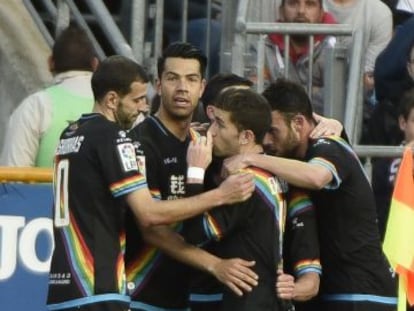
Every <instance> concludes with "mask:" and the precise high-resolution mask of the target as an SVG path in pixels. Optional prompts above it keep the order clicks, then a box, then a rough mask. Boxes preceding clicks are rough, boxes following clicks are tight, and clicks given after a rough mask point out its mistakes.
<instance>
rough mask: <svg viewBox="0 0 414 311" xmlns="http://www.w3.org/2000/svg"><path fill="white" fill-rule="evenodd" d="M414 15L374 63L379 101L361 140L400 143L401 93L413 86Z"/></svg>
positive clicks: (366, 142) (376, 142) (398, 30)
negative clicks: (399, 110)
mask: <svg viewBox="0 0 414 311" xmlns="http://www.w3.org/2000/svg"><path fill="white" fill-rule="evenodd" d="M413 29H414V16H413V17H411V18H410V19H408V20H407V21H406V22H405V23H404V24H402V25H400V26H398V27H397V28H396V30H395V33H394V36H393V38H392V40H391V41H390V42H389V44H388V45H387V47H386V48H385V49H384V50H383V51H382V52H381V54H380V55H379V56H378V58H377V61H376V63H375V71H374V77H375V93H376V97H377V104H376V105H375V107H374V110H373V112H372V115H371V117H370V119H369V120H368V123H367V127H366V129H365V132H364V133H363V140H362V142H363V143H365V144H373V145H397V144H399V143H400V142H401V140H402V139H403V137H402V136H401V131H400V129H399V126H398V104H399V102H400V101H401V96H402V94H404V92H406V91H407V90H409V89H410V88H412V87H414V31H413Z"/></svg>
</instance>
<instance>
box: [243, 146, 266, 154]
mask: <svg viewBox="0 0 414 311" xmlns="http://www.w3.org/2000/svg"><path fill="white" fill-rule="evenodd" d="M262 152H263V147H262V146H261V145H258V144H248V145H242V146H240V152H239V153H240V154H246V153H262Z"/></svg>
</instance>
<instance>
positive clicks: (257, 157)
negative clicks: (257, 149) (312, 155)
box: [223, 154, 333, 190]
mask: <svg viewBox="0 0 414 311" xmlns="http://www.w3.org/2000/svg"><path fill="white" fill-rule="evenodd" d="M223 165H224V168H225V170H226V172H227V173H232V172H237V171H238V170H240V169H242V168H245V167H248V166H251V165H254V166H258V167H260V168H262V169H264V170H267V171H269V172H272V173H273V174H275V175H277V176H279V177H280V178H283V179H284V180H286V181H287V182H288V183H290V184H292V185H295V186H297V187H301V188H306V189H314V190H319V189H322V188H324V187H325V186H326V185H327V184H329V183H330V182H331V181H332V179H333V175H332V173H331V171H329V170H328V169H327V168H325V167H323V166H321V165H316V164H312V163H307V162H303V161H298V160H292V159H287V158H282V157H274V156H269V155H263V154H243V155H237V156H234V157H231V158H229V159H226V160H225V161H224V164H223Z"/></svg>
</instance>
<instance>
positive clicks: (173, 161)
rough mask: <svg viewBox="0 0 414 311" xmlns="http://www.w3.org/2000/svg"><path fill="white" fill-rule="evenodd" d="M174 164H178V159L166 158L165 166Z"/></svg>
mask: <svg viewBox="0 0 414 311" xmlns="http://www.w3.org/2000/svg"><path fill="white" fill-rule="evenodd" d="M173 163H178V159H177V157H172V158H165V159H164V164H173Z"/></svg>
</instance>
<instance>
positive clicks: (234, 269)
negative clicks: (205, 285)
mask: <svg viewBox="0 0 414 311" xmlns="http://www.w3.org/2000/svg"><path fill="white" fill-rule="evenodd" d="M255 264H256V263H255V262H254V261H246V260H243V259H239V258H235V259H222V260H220V261H219V262H218V263H217V264H216V265H215V266H214V267H212V268H211V269H210V272H211V273H212V274H213V275H214V276H215V277H216V278H217V279H218V280H219V281H220V282H221V283H223V284H225V285H226V286H227V287H228V288H230V289H231V290H232V291H233V292H234V293H235V294H236V295H238V296H243V293H244V292H250V291H252V288H253V287H254V286H257V284H258V279H259V277H258V275H257V274H256V273H255V272H254V271H253V270H252V269H251V267H253V266H254V265H255Z"/></svg>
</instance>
